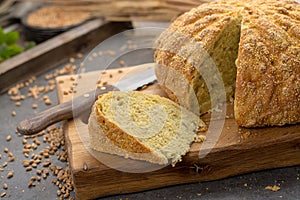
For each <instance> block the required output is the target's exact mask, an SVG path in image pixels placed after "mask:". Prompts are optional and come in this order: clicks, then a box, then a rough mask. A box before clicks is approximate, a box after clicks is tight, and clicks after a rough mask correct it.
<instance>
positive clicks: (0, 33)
mask: <svg viewBox="0 0 300 200" xmlns="http://www.w3.org/2000/svg"><path fill="white" fill-rule="evenodd" d="M4 39H5V34H4V32H3V29H2V28H1V27H0V44H3V43H4Z"/></svg>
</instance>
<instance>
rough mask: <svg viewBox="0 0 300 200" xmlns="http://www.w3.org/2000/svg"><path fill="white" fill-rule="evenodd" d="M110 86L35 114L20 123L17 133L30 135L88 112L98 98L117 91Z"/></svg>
mask: <svg viewBox="0 0 300 200" xmlns="http://www.w3.org/2000/svg"><path fill="white" fill-rule="evenodd" d="M118 90H119V89H118V88H116V87H115V86H112V85H106V86H104V87H101V88H97V89H96V90H93V91H91V92H89V93H86V94H83V95H81V96H79V97H76V98H74V99H73V100H70V101H67V102H64V103H62V104H59V105H56V106H54V107H51V108H49V109H47V110H45V111H43V112H40V113H37V114H35V115H34V116H32V117H31V118H29V119H25V120H23V121H21V122H20V123H19V124H18V126H17V131H18V132H19V133H21V134H24V135H32V134H35V133H38V132H40V131H42V130H43V129H45V128H47V127H48V126H50V125H52V124H55V123H56V122H59V121H62V120H67V119H71V118H75V117H77V116H79V115H80V114H82V113H84V112H90V111H91V107H92V105H93V104H94V102H95V101H96V100H97V98H98V96H99V95H101V94H104V93H107V92H109V91H118Z"/></svg>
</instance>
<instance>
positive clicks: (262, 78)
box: [155, 0, 300, 127]
mask: <svg viewBox="0 0 300 200" xmlns="http://www.w3.org/2000/svg"><path fill="white" fill-rule="evenodd" d="M299 16H300V4H299V3H297V2H296V1H294V0H280V1H279V0H257V1H252V0H226V1H223V0H220V1H214V2H211V3H207V4H202V5H200V6H199V7H197V8H194V9H192V10H191V11H189V12H187V13H184V14H183V15H181V16H180V17H178V18H177V19H176V20H175V21H174V22H173V23H172V24H171V25H170V27H169V28H168V29H167V30H165V31H164V32H163V33H162V34H161V35H160V37H159V38H158V40H157V43H156V45H157V50H156V52H155V61H156V63H157V64H158V67H156V74H157V79H158V82H159V83H160V84H161V85H162V88H163V89H165V91H166V92H167V93H168V95H169V97H170V98H171V99H173V100H174V101H178V95H174V93H178V94H180V96H179V97H182V98H185V99H189V98H191V97H190V96H191V89H192V91H194V93H195V94H196V96H197V99H198V101H199V104H200V112H201V113H205V112H207V111H208V110H210V109H211V102H212V101H218V100H219V99H218V96H210V92H209V90H208V88H213V89H214V90H216V89H218V88H214V87H215V81H211V83H207V81H205V77H204V76H205V73H206V71H209V70H210V68H209V67H207V60H209V59H207V55H209V56H210V58H211V59H212V60H213V62H214V63H215V66H216V67H217V68H218V70H219V72H220V74H221V77H222V79H223V83H224V87H225V90H226V94H227V100H229V99H230V98H232V96H233V95H234V109H235V119H236V121H237V123H238V125H240V126H245V127H259V126H268V125H279V126H281V125H284V124H295V123H298V122H300V17H299ZM199 47H201V48H199ZM206 54H207V55H206ZM174 71H175V72H176V73H178V74H179V75H180V76H181V77H183V78H184V79H185V80H186V81H187V82H188V83H189V84H188V85H180V86H178V83H177V82H176V80H177V79H179V78H178V76H175V75H174V74H175V73H174ZM213 78H214V76H211V79H212V80H213ZM207 84H210V85H207ZM189 87H190V88H189ZM184 106H185V107H187V108H189V109H191V108H190V107H189V104H187V103H186V104H185V105H184ZM191 110H193V109H191Z"/></svg>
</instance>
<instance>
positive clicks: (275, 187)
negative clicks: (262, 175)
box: [265, 185, 280, 192]
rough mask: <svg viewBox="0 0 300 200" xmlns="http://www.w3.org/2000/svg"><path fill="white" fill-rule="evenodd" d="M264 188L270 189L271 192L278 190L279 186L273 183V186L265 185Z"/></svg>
mask: <svg viewBox="0 0 300 200" xmlns="http://www.w3.org/2000/svg"><path fill="white" fill-rule="evenodd" d="M265 189H266V190H271V191H273V192H277V191H278V190H280V187H279V186H277V185H273V186H267V187H265Z"/></svg>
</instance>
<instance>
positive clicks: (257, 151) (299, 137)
mask: <svg viewBox="0 0 300 200" xmlns="http://www.w3.org/2000/svg"><path fill="white" fill-rule="evenodd" d="M136 69H137V68H124V69H122V70H123V73H119V72H118V70H117V69H115V70H108V71H107V72H108V73H106V74H105V75H102V74H101V73H100V72H99V73H95V72H93V73H89V74H83V75H82V76H84V77H85V78H87V79H89V80H97V79H98V78H99V77H100V75H101V76H102V77H101V80H102V81H108V82H109V83H113V82H114V81H117V80H119V78H120V77H121V76H123V75H124V74H127V75H130V74H134V73H135V72H136V71H135V70H136ZM138 69H139V70H141V69H142V68H141V67H139V68H138ZM109 74H112V75H113V78H109ZM61 80H63V82H64V83H63V84H58V88H57V89H58V95H59V101H60V102H64V101H67V100H69V99H71V97H72V95H70V94H69V95H64V94H63V91H64V90H68V89H69V87H71V86H72V81H71V79H70V76H63V77H58V78H57V83H59V82H61ZM91 82H93V81H91ZM91 88H92V87H90V86H88V87H87V88H86V90H89V89H91ZM83 91H84V89H83ZM143 92H147V93H154V94H159V95H161V96H164V95H165V93H164V92H163V91H162V90H161V89H160V88H159V86H158V85H152V86H150V87H148V88H146V89H145V90H143ZM227 108H228V109H227V111H228V113H227V116H229V118H228V119H226V120H225V125H224V128H223V130H222V133H221V136H220V138H219V139H218V142H217V143H216V145H214V146H213V148H212V149H209V148H204V151H205V150H211V151H210V153H209V154H208V155H207V156H205V157H204V158H200V157H199V149H200V148H201V145H207V146H210V145H209V144H210V143H212V142H213V141H212V140H211V138H210V134H209V133H208V134H207V140H206V141H205V143H204V144H199V143H194V144H193V145H192V146H191V149H190V152H189V153H188V154H187V155H186V156H184V158H183V161H182V162H180V163H178V164H177V165H176V166H175V167H171V166H167V167H165V168H162V169H159V170H157V171H152V172H148V173H142V174H140V173H129V172H123V171H119V170H116V169H112V168H109V167H107V166H106V165H104V164H102V163H101V162H100V161H98V160H97V159H96V158H95V157H94V156H93V155H92V154H91V153H90V151H89V150H88V146H85V145H84V144H83V143H82V141H85V139H86V137H88V133H87V132H86V129H85V128H86V125H85V124H80V123H79V124H78V121H77V122H76V124H75V122H74V120H70V121H68V122H67V123H66V124H65V126H64V129H65V134H66V135H65V137H66V142H67V148H68V154H69V162H70V167H71V171H72V175H73V180H74V184H75V192H76V196H77V198H78V199H94V198H97V197H102V196H107V195H114V194H124V193H131V192H139V191H144V190H149V189H153V188H159V187H164V186H170V185H176V184H183V183H192V182H198V181H209V180H217V179H222V178H226V177H229V176H234V175H238V174H244V173H248V172H253V171H258V170H264V169H271V168H277V167H286V166H293V165H299V164H300V124H297V125H290V126H284V127H269V128H259V129H243V128H239V127H238V126H237V124H236V123H235V120H234V118H233V105H232V104H230V103H228V105H227ZM203 119H204V120H208V119H209V116H207V115H206V116H204V117H203ZM81 128H82V129H81ZM213 131H214V130H212V132H213ZM79 135H81V136H79ZM102 156H103V155H102ZM102 158H103V157H102ZM108 159H109V160H110V161H111V162H117V161H118V159H123V158H118V157H117V156H108ZM123 160H124V159H123ZM115 164H116V163H115ZM130 164H132V163H130ZM133 164H134V163H133ZM116 165H117V164H116Z"/></svg>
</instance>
